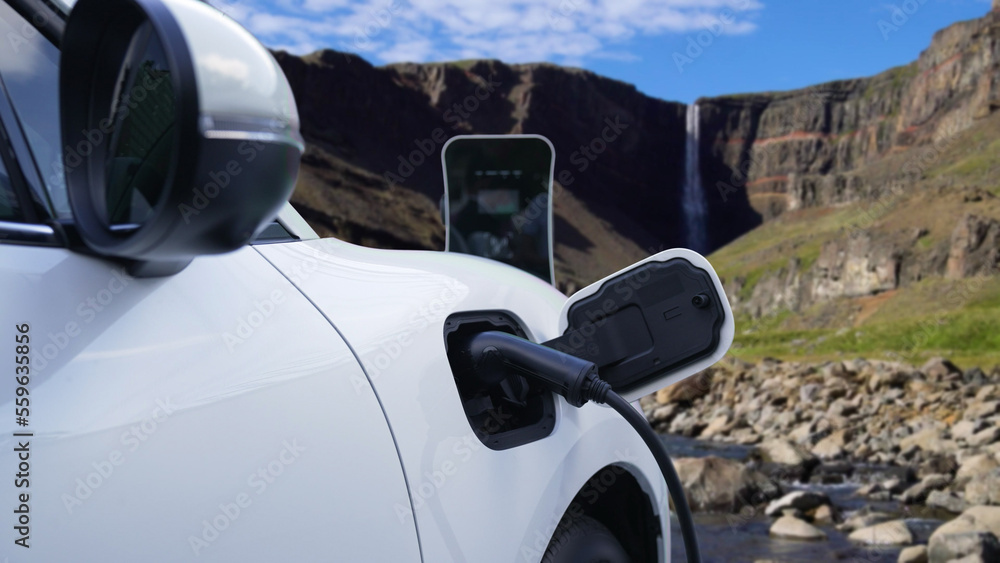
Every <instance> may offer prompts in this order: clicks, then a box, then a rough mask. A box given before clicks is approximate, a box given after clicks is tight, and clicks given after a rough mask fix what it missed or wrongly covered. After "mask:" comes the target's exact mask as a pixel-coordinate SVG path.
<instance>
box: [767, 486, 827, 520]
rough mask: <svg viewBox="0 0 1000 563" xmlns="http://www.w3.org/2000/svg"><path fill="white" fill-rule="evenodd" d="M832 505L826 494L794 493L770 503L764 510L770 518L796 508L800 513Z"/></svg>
mask: <svg viewBox="0 0 1000 563" xmlns="http://www.w3.org/2000/svg"><path fill="white" fill-rule="evenodd" d="M829 504H830V497H828V496H826V494H824V493H819V492H812V491H793V492H791V493H788V494H787V495H785V496H783V497H781V498H779V499H777V500H773V501H771V502H770V504H768V505H767V508H766V509H764V514H767V515H768V516H779V515H781V513H782V511H784V510H785V509H788V508H794V509H795V510H798V511H800V512H809V511H810V510H814V509H816V508H818V507H820V506H823V505H829Z"/></svg>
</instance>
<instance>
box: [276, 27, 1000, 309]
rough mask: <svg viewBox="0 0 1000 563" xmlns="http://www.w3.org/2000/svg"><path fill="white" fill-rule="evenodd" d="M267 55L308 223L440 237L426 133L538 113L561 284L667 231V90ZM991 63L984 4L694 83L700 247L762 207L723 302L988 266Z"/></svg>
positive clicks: (329, 55) (749, 221) (481, 66)
mask: <svg viewBox="0 0 1000 563" xmlns="http://www.w3.org/2000/svg"><path fill="white" fill-rule="evenodd" d="M276 56H277V58H278V61H279V63H280V64H281V66H282V68H283V69H284V71H285V73H286V74H287V75H288V78H289V81H290V83H291V85H292V88H293V90H294V92H295V96H296V100H297V102H298V105H299V111H300V114H301V116H302V123H303V134H304V136H305V138H306V140H307V143H308V150H307V153H306V155H305V158H304V159H303V172H302V177H301V179H300V182H299V185H298V187H297V190H296V192H295V195H294V197H293V203H294V204H295V205H296V206H297V207H298V208H299V209H300V211H302V213H303V215H305V217H306V218H307V220H309V221H310V222H312V223H313V225H314V226H315V227H316V228H317V229H318V230H319V231H320V232H321V233H323V234H325V235H336V236H339V237H341V238H345V239H347V240H351V241H354V242H359V243H362V244H369V245H375V246H388V247H396V248H441V247H442V246H443V239H444V236H443V229H442V226H441V221H440V211H439V209H438V205H439V202H440V198H441V195H442V185H443V181H442V176H441V167H440V149H441V146H442V145H443V143H444V142H445V140H446V139H447V138H449V137H451V136H454V135H458V134H466V133H538V134H542V135H545V136H546V137H548V138H549V139H551V140H552V141H553V144H554V145H555V147H556V151H557V162H556V181H557V185H556V198H555V212H556V223H555V232H556V243H557V244H556V262H557V265H556V269H557V278H558V279H559V280H560V285H561V286H562V287H563V288H564V289H569V290H572V289H573V288H574V287H579V286H580V285H582V284H586V283H589V282H591V281H593V280H594V279H597V278H599V277H601V276H603V275H606V274H607V273H609V272H612V271H615V270H616V269H618V268H620V267H623V266H625V265H627V264H628V263H631V262H633V261H635V260H638V259H640V258H642V257H644V256H646V255H648V254H649V253H651V252H653V251H656V250H658V249H661V248H668V247H673V246H680V245H683V244H684V241H685V239H686V237H685V233H684V224H685V221H684V218H683V217H682V215H681V209H682V206H681V204H680V198H681V194H682V191H683V190H682V182H683V179H684V172H685V171H684V169H683V167H684V143H685V112H686V108H685V107H684V106H683V105H681V104H677V103H672V102H667V101H663V100H658V99H655V98H651V97H649V96H646V95H644V94H642V93H641V92H639V91H637V90H636V89H635V88H634V87H633V86H631V85H628V84H624V83H622V82H618V81H615V80H610V79H607V78H603V77H600V76H597V75H595V74H593V73H590V72H587V71H582V70H578V69H571V68H562V67H557V66H553V65H548V64H533V65H506V64H503V63H501V62H499V61H461V62H456V63H447V64H399V65H390V66H386V67H373V66H371V65H370V64H368V63H367V62H365V61H364V60H362V59H360V58H358V57H356V56H353V55H348V54H344V53H338V52H335V51H321V52H317V53H314V54H312V55H308V56H305V57H296V56H292V55H288V54H286V53H277V54H276ZM998 64H1000V13H998V12H997V11H996V10H994V11H993V12H991V13H989V14H987V15H986V16H984V17H983V18H980V19H976V20H971V21H967V22H960V23H957V24H954V25H952V26H950V27H948V28H946V29H944V30H941V31H940V32H938V33H937V34H935V36H934V38H933V41H932V43H931V45H930V47H929V48H928V49H927V50H926V51H924V52H923V53H922V54H921V56H920V57H919V59H918V60H917V61H915V62H913V63H911V64H909V65H906V66H902V67H898V68H895V69H891V70H888V71H886V72H884V73H882V74H879V75H877V76H873V77H869V78H859V79H854V80H842V81H837V82H831V83H827V84H822V85H817V86H813V87H810V88H806V89H802V90H796V91H788V92H776V93H761V94H748V95H734V96H724V97H719V98H704V99H701V100H699V101H698V103H699V105H700V106H701V111H700V114H701V122H700V128H701V135H700V139H701V146H700V147H699V154H700V162H701V172H702V177H703V179H704V189H705V192H706V196H707V199H708V203H709V214H708V233H709V243H710V246H711V248H719V247H721V246H723V245H725V244H726V243H728V242H730V241H731V240H733V239H734V238H735V237H737V236H739V235H741V234H743V233H745V232H747V231H749V230H750V229H751V228H753V227H754V226H756V225H758V224H760V222H761V221H762V220H764V221H766V222H768V226H767V227H766V228H765V230H764V231H762V232H760V233H757V234H755V235H753V236H751V237H750V239H749V240H743V239H741V241H738V242H737V243H736V244H734V245H730V246H729V247H727V248H725V249H724V250H722V251H720V254H718V255H717V256H716V257H714V258H713V259H714V260H716V264H717V266H718V268H719V270H720V272H722V273H723V274H724V275H725V277H726V282H727V287H728V288H729V290H730V292H731V293H730V296H731V299H732V301H733V304H734V306H735V308H736V310H737V311H738V312H740V313H741V314H742V313H747V314H749V315H751V316H754V317H759V316H766V315H770V314H774V313H777V312H780V311H782V310H791V311H804V310H806V309H808V308H810V307H814V306H816V305H817V304H822V303H830V302H835V301H837V300H838V299H842V298H859V297H866V296H871V295H875V294H880V293H885V292H891V291H893V290H895V289H897V288H900V287H904V286H907V285H912V284H915V283H919V282H920V281H921V280H924V279H926V278H929V277H931V278H939V277H940V278H948V279H962V278H968V277H969V276H973V275H976V274H982V273H988V272H992V271H993V269H992V268H993V265H995V263H996V262H997V261H998V260H1000V258H998V254H1000V250H997V245H996V239H997V236H998V235H997V234H996V232H997V229H998V228H1000V226H998V224H1000V212H998V205H1000V204H997V202H996V200H997V198H996V195H997V192H998V190H997V189H996V182H995V181H993V180H992V179H991V178H988V177H987V176H988V174H989V172H990V171H992V166H993V162H994V160H996V159H994V156H996V153H1000V147H998V146H994V145H993V144H992V142H993V140H994V139H996V137H997V136H996V134H995V132H994V131H995V129H996V127H997V125H998V123H997V122H996V121H995V119H994V116H993V112H994V110H995V109H996V108H997V107H998V106H1000V85H998V80H1000V68H998ZM932 208H933V210H934V212H933V213H932V212H929V210H930V209H932ZM778 233H780V234H781V236H777V234H778ZM827 317H829V318H830V319H834V318H836V319H839V320H843V319H842V318H841V317H840V316H838V315H833V316H829V315H828V316H827ZM827 317H824V318H827ZM828 321H829V319H827V320H824V321H822V322H820V323H819V324H823V323H825V322H828ZM829 322H832V321H829Z"/></svg>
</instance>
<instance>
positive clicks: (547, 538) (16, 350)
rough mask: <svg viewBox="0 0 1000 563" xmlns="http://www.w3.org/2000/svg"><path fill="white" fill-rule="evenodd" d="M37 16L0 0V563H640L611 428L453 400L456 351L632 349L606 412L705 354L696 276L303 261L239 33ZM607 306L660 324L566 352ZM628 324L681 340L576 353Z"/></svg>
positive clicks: (716, 333) (279, 127) (493, 392)
mask: <svg viewBox="0 0 1000 563" xmlns="http://www.w3.org/2000/svg"><path fill="white" fill-rule="evenodd" d="M55 6H56V5H55V4H52V3H49V2H45V1H43V0H8V3H0V37H2V40H0V80H2V84H0V122H2V128H0V136H2V139H0V145H2V149H3V150H2V151H0V153H2V154H0V157H2V158H0V167H2V170H0V296H2V297H0V299H2V301H0V303H2V304H0V324H2V329H0V373H2V374H3V376H2V379H0V430H2V432H0V476H2V479H0V481H2V483H3V484H2V485H0V509H2V510H0V513H2V514H3V515H4V516H2V517H0V529H2V532H0V541H2V544H0V545H2V547H0V560H2V561H5V562H6V561H9V562H11V563H15V562H17V563H20V562H43V561H44V562H52V563H55V562H60V563H61V562H98V561H100V562H109V561H121V562H139V561H142V562H157V561H164V562H168V561H169V562H173V561H224V562H236V561H343V562H355V561H376V562H382V561H385V562H394V563H400V562H405V561H424V562H442V561H470V562H491V561H496V562H511V561H531V562H538V561H542V560H544V561H552V562H556V561H575V562H586V561H633V562H635V563H640V562H652V561H664V560H668V559H669V553H670V533H669V530H670V528H669V520H668V510H667V488H666V485H665V482H664V480H663V478H662V477H661V474H660V470H659V469H658V466H657V461H656V460H655V459H654V456H653V455H652V454H651V453H650V451H649V450H648V449H647V447H646V444H645V443H644V441H643V439H642V438H641V437H640V436H639V435H638V434H636V432H635V431H634V430H633V428H632V426H630V424H629V423H628V422H626V421H625V420H623V419H622V417H621V416H620V415H619V414H618V413H617V412H615V411H614V410H612V409H609V408H607V407H604V406H600V405H595V404H587V405H585V406H582V407H580V408H576V407H574V406H572V405H571V404H570V403H569V402H567V400H566V399H564V398H563V397H561V396H559V395H557V394H555V393H552V392H550V391H549V389H548V388H547V387H545V386H544V385H542V384H540V383H538V382H537V381H535V380H534V379H532V378H531V377H528V376H523V375H518V374H517V373H516V370H514V371H511V372H510V373H509V374H507V373H506V372H505V373H504V374H502V377H500V380H501V381H500V382H499V383H497V384H496V385H495V386H492V387H491V386H490V385H488V384H485V383H482V382H480V381H479V379H477V376H476V375H475V374H474V373H471V372H470V371H469V370H474V369H476V368H475V367H473V368H469V367H468V366H467V365H465V364H463V359H462V357H460V356H461V354H460V349H462V348H463V347H464V346H466V344H467V342H468V340H469V338H471V337H472V336H475V335H476V334H479V333H482V332H488V331H501V332H508V333H512V334H517V335H520V336H522V337H524V338H525V339H527V340H530V341H533V342H536V343H542V342H546V341H552V340H553V339H556V338H557V337H560V336H562V337H563V338H562V340H561V342H562V344H563V347H564V351H569V352H573V350H574V349H575V348H574V346H576V344H574V343H573V342H572V339H571V338H568V336H574V335H575V336H577V337H579V338H580V339H581V342H583V343H584V344H585V345H584V348H585V349H586V350H585V352H587V353H591V355H593V353H597V352H598V351H597V350H596V348H598V347H599V346H598V345H604V344H607V346H609V347H619V348H621V347H624V348H628V347H629V346H633V345H634V344H635V343H639V344H641V345H642V346H644V347H645V348H644V349H648V350H652V351H653V352H655V353H652V352H650V354H652V355H650V354H647V353H646V352H643V353H642V354H638V355H637V354H632V355H631V356H629V359H627V360H623V361H622V362H619V363H618V364H616V366H618V367H617V368H615V369H618V371H617V372H616V373H617V376H618V377H619V379H618V380H617V383H615V382H612V385H613V386H614V387H615V389H616V390H619V391H620V392H621V394H622V395H624V396H625V397H626V398H627V399H628V400H633V401H634V400H636V399H637V398H638V397H639V396H641V395H643V394H645V393H648V392H650V391H651V390H655V389H656V388H659V387H662V386H664V385H667V384H669V383H672V382H674V381H678V380H680V379H682V378H684V377H686V376H688V375H691V374H693V373H695V372H696V371H698V370H700V369H703V368H704V367H706V366H707V365H709V364H711V363H713V362H714V361H716V360H717V359H718V358H719V357H720V356H721V355H722V354H723V353H725V351H726V349H727V348H728V346H729V343H730V342H731V340H732V332H733V329H732V314H731V312H730V311H729V308H728V304H726V300H725V299H724V298H723V297H722V296H723V293H722V289H721V286H720V285H719V284H718V279H717V277H716V276H715V274H714V272H713V271H712V269H711V266H709V265H708V263H707V262H706V261H705V260H704V259H703V258H701V257H700V256H698V255H696V254H694V253H691V252H687V251H683V250H677V251H668V252H667V253H663V254H662V255H658V256H656V257H652V258H650V259H649V260H648V261H645V262H644V263H641V264H640V265H639V267H640V269H642V268H646V269H645V270H642V271H643V272H646V273H647V274H648V272H649V271H650V270H649V268H653V269H654V270H655V269H656V268H660V269H663V268H666V269H667V270H670V268H673V267H679V266H678V265H682V266H684V268H686V270H685V271H686V272H688V273H687V274H684V275H683V276H679V275H677V276H674V277H675V278H676V279H673V278H671V279H672V280H673V282H672V283H674V284H675V286H670V284H667V285H665V286H664V285H660V286H656V288H653V286H650V285H648V284H647V285H642V284H639V285H636V283H638V282H642V283H645V281H646V280H647V279H648V277H649V276H648V275H646V276H645V277H643V276H635V275H632V276H631V277H628V276H626V273H623V274H620V275H618V276H616V277H612V278H609V279H608V280H604V281H602V282H599V283H598V284H595V285H594V286H591V287H590V288H587V289H585V290H583V291H581V292H579V293H578V294H577V295H576V296H574V298H573V299H572V300H570V301H567V299H566V298H565V296H563V295H562V294H561V293H559V292H558V291H557V290H556V289H554V288H553V287H552V286H551V285H550V284H548V283H546V282H545V281H543V280H541V279H539V278H538V277H536V276H533V275H530V274H528V273H525V272H522V271H520V270H518V269H516V268H513V267H510V266H508V265H504V264H501V263H498V262H494V261H491V260H487V259H484V258H477V257H471V256H466V255H461V254H456V253H435V252H415V251H386V250H374V249H369V248H362V247H358V246H354V245H351V244H347V243H345V242H341V241H338V240H334V239H322V240H321V239H319V238H318V237H317V236H316V234H315V233H314V232H313V231H312V230H311V229H310V228H309V226H308V225H307V224H306V223H305V221H303V220H302V218H301V217H299V216H298V215H297V214H296V213H295V211H294V210H293V209H292V208H291V206H290V205H288V203H287V199H288V197H289V195H290V193H291V190H292V188H293V186H294V181H295V177H296V172H297V167H298V159H299V156H300V154H301V151H302V149H303V144H302V140H301V138H300V136H299V133H298V117H297V112H296V109H295V102H294V99H293V97H292V93H291V90H290V88H289V86H288V83H287V82H286V80H285V78H284V76H283V74H282V72H281V70H280V69H279V67H278V65H277V64H276V63H275V61H274V59H273V58H272V57H271V55H270V53H269V52H268V51H267V50H266V49H265V48H264V47H262V46H261V45H260V44H259V43H258V42H257V41H256V40H255V39H254V38H253V37H252V36H251V35H250V34H249V33H248V32H247V31H245V30H244V29H243V28H242V27H240V26H239V25H237V24H236V23H234V22H233V21H231V20H230V19H228V18H227V17H225V16H224V15H222V14H220V13H219V12H217V11H215V10H214V9H213V8H211V7H209V6H208V5H207V4H203V3H201V2H198V1H195V0H81V1H80V2H79V3H77V5H76V6H75V7H74V8H73V10H72V12H71V13H69V14H68V15H67V13H64V12H63V11H61V10H60V9H59V8H57V7H55ZM65 11H67V12H68V9H66V10H65ZM60 49H61V50H60ZM248 243H249V244H248ZM665 264H673V266H669V267H667V266H664V265H665ZM635 271H637V270H630V272H635ZM656 271H659V270H656ZM670 271H673V270H670ZM671 275H673V274H671ZM678 276H679V277H678ZM682 278H683V280H687V281H683V283H682V282H680V281H677V280H680V279H682ZM636 280H638V282H636ZM623 284H624V285H623ZM629 284H632V285H629ZM677 284H679V285H677ZM685 284H688V285H685ZM690 284H695V285H697V287H700V288H702V289H700V290H698V291H703V293H699V294H698V296H697V297H696V299H695V305H691V304H690V301H691V299H692V298H691V297H690V296H689V293H690V291H689V290H690V289H691V287H694V286H690V287H689V285H690ZM698 284H701V285H698ZM664 287H666V288H667V289H663V288H664ZM611 288H615V289H618V290H620V289H622V288H625V289H626V290H627V292H628V293H630V294H634V295H629V296H625V295H624V293H626V292H624V291H619V292H618V293H621V294H622V297H623V298H625V297H628V298H631V299H638V298H639V297H642V298H643V299H647V298H648V299H653V300H654V301H656V300H658V301H657V303H658V306H659V305H663V303H667V301H670V300H671V299H673V300H674V301H677V303H679V305H676V304H675V305H676V306H675V305H670V307H667V308H666V309H664V311H666V312H663V311H660V312H656V313H655V314H651V313H650V311H651V310H652V309H650V308H649V307H650V306H646V305H642V303H639V302H636V303H639V304H638V305H636V304H635V303H632V304H631V305H628V306H627V307H624V308H622V311H624V312H623V314H622V315H617V313H618V312H619V309H618V307H620V304H619V305H613V306H609V307H605V308H604V309H603V311H604V312H603V313H601V314H600V315H599V318H596V320H595V317H594V316H593V314H590V313H588V314H589V315H590V316H589V321H586V322H585V323H584V325H585V326H584V325H581V326H583V330H577V331H576V332H574V331H575V330H576V329H575V328H574V327H575V326H576V325H575V324H574V323H575V322H576V321H574V320H573V318H574V315H573V311H572V310H571V308H572V307H574V306H576V307H578V309H575V311H577V312H580V311H583V310H584V309H585V308H586V307H585V306H586V305H587V304H588V303H590V304H594V303H596V304H597V307H598V310H600V308H601V307H602V305H601V303H605V304H606V303H610V300H606V301H601V302H597V301H595V299H598V298H606V297H607V295H605V294H606V293H607V291H608V290H609V289H611ZM653 294H655V295H653ZM705 295H707V296H708V299H710V300H711V303H701V302H700V301H698V299H701V298H704V297H705ZM602 296H603V297H602ZM636 296H639V297H636ZM654 298H655V299H654ZM588 299H589V301H588ZM678 300H679V301H678ZM671 303H672V301H671ZM626 309H627V311H626ZM671 311H672V312H671ZM626 313H627V315H626ZM634 314H639V317H638V318H640V319H641V318H642V316H643V315H646V316H647V317H649V319H652V320H649V321H648V322H649V323H650V324H649V327H650V328H649V330H650V331H653V332H655V331H654V328H653V324H652V323H653V322H654V321H655V322H663V323H669V322H673V323H674V325H673V326H674V327H675V329H676V327H677V326H680V325H678V324H677V323H682V322H685V321H684V319H688V318H693V316H694V315H698V314H703V315H708V317H706V318H710V320H711V322H710V327H711V330H710V331H709V332H708V333H706V334H708V336H709V338H708V340H699V338H701V337H700V336H698V334H701V332H699V330H695V329H691V330H687V331H685V330H681V331H680V332H681V333H685V338H687V337H690V338H687V340H684V339H683V338H682V340H684V345H683V346H682V347H681V348H678V349H677V350H674V352H676V357H674V358H673V359H670V358H668V357H666V356H663V355H662V354H661V351H662V346H660V344H659V340H658V338H659V336H655V335H654V336H653V337H651V336H649V335H645V336H641V337H634V338H633V337H629V339H630V341H629V342H612V340H607V341H600V340H594V339H595V338H596V339H599V338H603V337H602V336H601V334H605V333H607V331H606V330H603V328H606V327H609V326H618V325H620V324H621V323H620V322H618V324H615V323H614V322H610V321H611V320H614V319H618V321H622V319H626V317H627V318H628V319H631V318H633V316H632V315H634ZM671 315H673V316H671ZM577 316H579V315H577ZM653 317H658V318H659V319H664V320H662V321H660V320H657V319H654V318H653ZM678 318H679V319H681V320H680V321H678V320H677V319H678ZM626 320H627V319H626ZM588 322H589V323H590V324H589V325H588V324H587V323H588ZM616 322H617V321H616ZM577 324H579V323H577ZM665 326H666V325H665ZM685 326H687V325H685ZM588 327H589V328H590V329H592V330H590V331H589V332H588V330H586V328H588ZM595 327H596V328H595ZM578 328H579V327H578ZM675 332H676V331H675ZM702 332H704V331H702ZM594 333H596V334H597V336H594ZM643 334H645V333H643ZM650 334H652V332H651V333H650ZM695 336H698V337H697V338H696V337H695ZM587 338H589V339H590V340H587ZM651 338H652V340H650V339H651ZM644 339H645V340H644ZM647 341H648V342H647ZM654 344H655V345H654ZM577 348H579V347H577ZM608 349H610V348H608V347H606V348H604V349H602V350H600V352H602V353H603V352H606V351H607V350H608ZM616 349H617V348H616ZM630 353H631V352H630ZM581 355H584V356H586V355H587V354H586V353H581ZM654 355H655V356H656V357H653V356H654ZM640 356H642V358H640ZM466 359H467V358H466ZM640 359H641V361H642V362H647V361H648V362H649V365H647V366H645V367H643V368H642V369H638V368H635V369H633V368H631V367H628V366H629V365H630V364H631V363H634V362H633V360H635V362H639V361H640ZM654 364H655V366H654ZM636 365H638V364H637V363H636ZM621 366H626V367H625V368H622V367H621ZM654 368H655V369H654ZM609 369H611V368H609ZM603 371H604V370H603V368H602V373H603ZM626 372H627V373H626ZM605 379H608V378H607V377H605ZM608 381H612V380H611V379H608ZM494 383H496V382H494Z"/></svg>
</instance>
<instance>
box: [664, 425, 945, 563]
mask: <svg viewBox="0 0 1000 563" xmlns="http://www.w3.org/2000/svg"><path fill="white" fill-rule="evenodd" d="M662 438H663V440H664V442H665V443H666V445H667V449H668V451H669V452H670V455H671V457H674V458H680V457H705V456H710V455H714V456H718V457H724V458H729V459H737V460H745V459H747V457H748V456H749V454H750V451H751V448H748V447H746V446H736V445H726V444H718V443H713V442H701V441H698V440H692V439H688V438H682V437H679V436H668V435H664V436H662ZM881 469H882V468H877V467H861V466H859V467H858V468H857V472H856V474H855V477H854V479H856V481H853V482H848V483H844V484H838V485H811V484H810V485H803V484H798V483H795V484H792V483H782V487H783V488H784V489H785V491H786V492H790V491H793V490H812V491H822V492H824V493H826V494H827V495H828V496H829V497H830V499H831V500H832V501H833V504H834V505H835V506H837V507H838V508H839V509H840V510H841V512H842V513H843V514H844V515H845V516H847V517H849V516H850V514H851V513H853V512H855V511H857V510H859V509H861V508H863V507H864V506H866V505H867V506H871V507H872V508H873V509H876V510H879V511H883V512H889V513H894V514H898V515H899V517H900V518H907V519H908V523H909V524H910V525H911V528H912V529H914V531H915V534H916V536H917V540H918V542H926V541H927V538H928V537H929V536H930V534H931V532H932V531H933V530H934V528H936V527H937V526H938V525H939V524H940V523H941V521H940V520H937V519H935V518H933V517H928V516H933V515H928V514H925V513H917V512H911V511H910V510H909V509H908V508H907V507H904V506H901V505H900V504H899V503H898V502H870V501H868V500H866V499H863V498H859V497H856V496H854V492H855V491H856V490H857V489H858V488H859V487H860V486H861V484H863V482H865V480H866V477H867V476H871V475H872V474H873V473H877V472H879V471H880V470H881ZM772 522H773V519H772V518H770V517H768V516H765V515H764V513H763V510H759V511H757V515H755V516H749V517H748V516H744V515H731V514H704V513H698V514H695V524H696V527H697V531H698V544H699V546H701V554H702V560H703V561H704V562H705V563H729V562H732V563H744V562H746V563H752V562H754V561H765V560H766V561H776V562H778V561H780V562H808V563H819V562H822V561H848V562H856V563H883V562H885V563H890V562H891V563H895V561H896V559H897V558H898V557H899V551H900V548H898V547H868V546H857V545H854V544H852V543H851V542H850V541H848V539H847V534H845V533H843V532H839V531H837V529H836V528H834V527H833V526H820V528H821V529H822V530H823V531H824V532H826V534H827V536H828V539H827V540H825V541H817V542H807V541H795V540H781V539H775V538H771V537H770V536H769V535H768V530H769V528H770V526H771V523H772ZM671 527H672V528H673V533H672V535H671V540H670V545H671V562H672V563H683V562H684V561H685V559H684V542H683V539H682V538H681V535H680V528H679V527H678V525H677V519H676V518H673V517H672V518H671Z"/></svg>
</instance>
